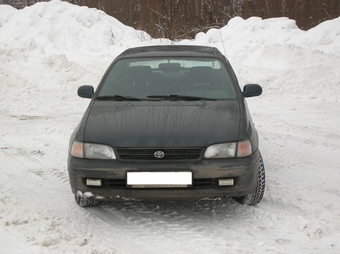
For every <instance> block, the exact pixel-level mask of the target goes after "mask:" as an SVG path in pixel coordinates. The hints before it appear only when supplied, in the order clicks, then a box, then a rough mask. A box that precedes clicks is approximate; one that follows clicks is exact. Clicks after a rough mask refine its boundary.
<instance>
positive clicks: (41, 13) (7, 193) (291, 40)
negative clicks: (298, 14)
mask: <svg viewBox="0 0 340 254" xmlns="http://www.w3.org/2000/svg"><path fill="white" fill-rule="evenodd" d="M339 22H340V18H338V19H334V20H331V21H327V22H324V23H322V24H320V25H319V26H317V27H315V28H313V29H311V30H309V31H302V30H300V29H298V28H297V27H296V24H295V21H293V20H290V19H287V18H275V19H267V20H262V19H260V18H256V17H254V18H250V19H247V20H243V19H241V18H234V19H232V20H231V21H230V22H229V23H228V25H226V26H225V27H223V28H222V29H220V30H216V29H211V30H209V31H208V32H207V33H200V34H198V35H197V37H196V39H195V40H192V41H189V40H184V41H181V42H176V43H179V44H200V45H209V46H216V47H217V48H219V49H220V50H221V51H222V52H224V49H225V51H226V55H227V57H228V59H229V60H230V61H231V63H232V65H233V67H234V68H235V70H236V73H237V74H238V77H239V80H240V84H241V86H243V85H244V84H246V83H259V84H261V85H262V87H263V89H264V94H263V95H262V96H261V97H258V98H251V99H249V100H248V104H249V106H250V110H251V112H252V115H253V119H254V121H255V123H256V126H257V128H258V131H259V133H260V143H261V144H260V145H261V151H262V154H263V156H264V158H265V165H266V169H267V190H266V194H265V197H264V200H263V202H262V203H261V204H260V205H258V206H256V207H247V206H240V205H238V204H237V203H235V202H233V201H232V200H213V201H189V202H140V203H138V202H123V203H121V204H107V205H103V206H101V207H99V208H97V209H94V210H91V209H89V210H85V209H82V208H80V207H78V206H77V205H76V204H75V202H74V201H73V200H72V199H73V197H72V194H71V191H70V187H69V184H68V175H67V170H66V158H67V149H68V138H69V135H70V133H71V132H72V130H73V129H74V127H75V126H76V124H77V123H78V121H79V120H80V118H81V116H82V114H83V112H84V110H85V109H86V107H87V105H88V102H89V101H88V100H84V99H80V98H78V97H77V96H76V89H77V87H78V86H80V85H83V84H88V85H94V86H96V85H97V84H98V82H99V81H100V79H101V76H102V74H103V72H104V71H105V69H106V68H107V66H108V65H109V64H110V62H111V61H112V60H113V58H114V57H115V56H116V55H117V54H119V53H120V52H121V51H123V50H124V49H125V48H128V47H131V46H140V45H154V44H169V43H172V42H170V41H168V40H165V39H163V40H162V39H158V40H154V39H151V38H150V37H149V36H148V35H147V34H146V33H144V32H141V31H136V30H134V29H132V28H130V27H127V26H125V25H123V24H121V23H120V22H118V21H117V20H115V19H114V18H112V17H109V16H107V15H106V14H105V13H103V12H101V11H98V10H95V9H89V8H87V7H78V6H75V5H71V4H68V3H66V2H61V1H51V2H48V3H38V4H36V5H34V6H31V7H28V8H25V9H23V10H20V11H18V10H15V9H13V8H12V7H9V6H6V5H0V61H1V63H2V65H1V66H0V80H1V82H0V101H1V104H0V161H1V163H0V172H1V178H0V225H1V228H0V244H1V246H2V250H3V251H4V253H152V252H154V253H158V251H159V249H162V250H163V253H197V252H201V253H209V252H210V253H225V252H228V253H264V252H269V253H287V252H295V253H308V254H309V253H320V252H322V251H323V252H327V253H339V252H340V245H339V243H338V239H339V238H340V233H339V230H338V229H339V227H340V220H339V218H340V213H339V211H340V202H339V196H340V192H339V188H338V186H339V180H338V179H340V170H339V169H340V168H339V162H340V161H339V158H338V154H339V147H340V136H339V135H338V126H339V124H340V118H339V115H340V107H339V96H338V95H339V94H340V93H339V92H340V91H339V89H340V74H339V71H338V65H339V63H340V41H339V38H340V35H339V27H340V26H339ZM221 38H223V43H224V46H223V45H222V39H221Z"/></svg>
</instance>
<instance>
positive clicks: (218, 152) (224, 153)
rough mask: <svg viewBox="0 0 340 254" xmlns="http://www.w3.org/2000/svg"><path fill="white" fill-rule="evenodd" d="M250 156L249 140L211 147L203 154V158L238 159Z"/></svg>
mask: <svg viewBox="0 0 340 254" xmlns="http://www.w3.org/2000/svg"><path fill="white" fill-rule="evenodd" d="M251 154H252V146H251V142H250V141H249V140H244V141H239V142H230V143H223V144H216V145H211V146H209V147H208V148H207V150H206V151H205V153H204V157H205V158H208V159H210V158H235V157H237V158H240V157H246V156H249V155H251Z"/></svg>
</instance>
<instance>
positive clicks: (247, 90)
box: [242, 84, 262, 97]
mask: <svg viewBox="0 0 340 254" xmlns="http://www.w3.org/2000/svg"><path fill="white" fill-rule="evenodd" d="M261 94H262V87H261V86H259V85H257V84H248V85H245V86H244V88H243V92H242V95H243V97H253V96H259V95H261Z"/></svg>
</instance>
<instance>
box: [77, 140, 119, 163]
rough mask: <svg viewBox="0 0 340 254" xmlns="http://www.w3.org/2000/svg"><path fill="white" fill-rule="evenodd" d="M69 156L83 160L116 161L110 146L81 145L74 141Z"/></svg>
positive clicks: (81, 143)
mask: <svg viewBox="0 0 340 254" xmlns="http://www.w3.org/2000/svg"><path fill="white" fill-rule="evenodd" d="M71 155H72V156H73V157H77V158H84V159H104V160H114V159H116V155H115V153H114V151H113V149H112V147H110V146H107V145H101V144H94V143H83V142H79V141H76V140H75V141H73V144H72V147H71Z"/></svg>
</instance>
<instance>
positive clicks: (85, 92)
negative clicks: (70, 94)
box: [78, 86, 94, 99]
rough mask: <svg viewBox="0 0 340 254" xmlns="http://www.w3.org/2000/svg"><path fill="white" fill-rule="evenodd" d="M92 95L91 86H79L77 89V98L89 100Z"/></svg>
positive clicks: (92, 89)
mask: <svg viewBox="0 0 340 254" xmlns="http://www.w3.org/2000/svg"><path fill="white" fill-rule="evenodd" d="M93 94H94V88H93V86H81V87H79V88H78V96H79V97H81V98H88V99H91V98H92V96H93Z"/></svg>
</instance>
